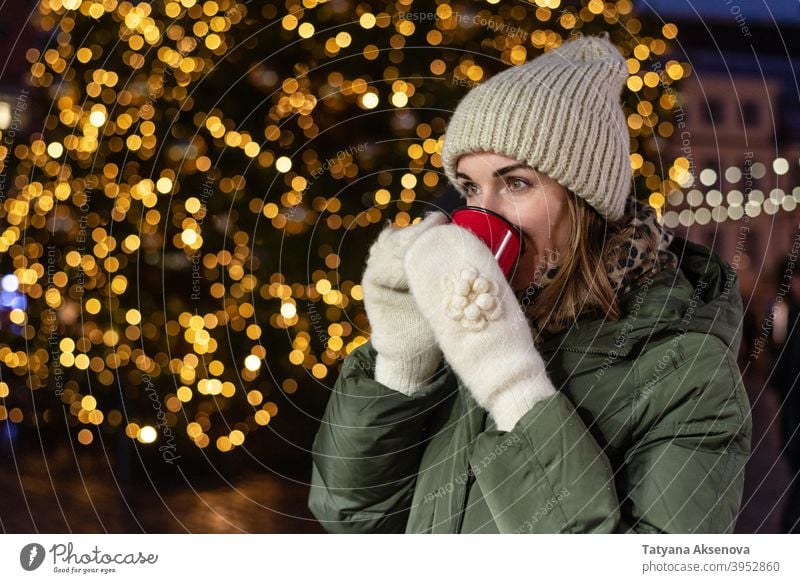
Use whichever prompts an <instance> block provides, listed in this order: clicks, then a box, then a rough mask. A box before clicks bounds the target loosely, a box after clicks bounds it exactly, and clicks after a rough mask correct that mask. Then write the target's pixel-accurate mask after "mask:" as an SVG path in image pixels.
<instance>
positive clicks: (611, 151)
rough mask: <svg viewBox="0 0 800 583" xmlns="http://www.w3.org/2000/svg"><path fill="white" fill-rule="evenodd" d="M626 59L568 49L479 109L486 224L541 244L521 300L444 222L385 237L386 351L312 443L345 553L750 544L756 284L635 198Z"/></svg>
mask: <svg viewBox="0 0 800 583" xmlns="http://www.w3.org/2000/svg"><path fill="white" fill-rule="evenodd" d="M626 73H627V69H626V65H625V61H624V59H623V58H622V56H621V55H620V54H619V52H618V51H617V49H616V48H615V47H614V46H613V45H612V44H611V43H610V42H609V41H608V39H607V37H586V38H582V39H579V40H573V41H569V42H567V43H565V44H564V45H562V46H561V47H559V48H558V49H556V50H553V51H550V52H548V53H545V54H544V55H542V56H540V57H538V58H536V59H533V60H532V61H530V62H528V63H526V64H525V65H522V66H519V67H513V68H511V69H509V70H507V71H504V72H502V73H500V74H498V75H496V76H495V77H493V78H492V79H490V80H488V81H487V82H485V83H484V84H483V85H480V86H479V87H476V88H475V89H473V90H472V91H470V92H469V93H468V94H467V95H466V96H465V97H464V99H463V100H462V101H461V102H460V103H459V105H458V107H457V109H456V111H455V112H454V114H453V117H452V118H451V120H450V122H449V124H448V128H447V134H446V137H445V143H444V149H443V152H442V160H443V164H444V169H445V173H446V174H447V177H448V179H449V180H450V181H451V182H452V183H453V184H454V185H455V186H456V187H457V188H458V190H459V191H460V192H461V193H462V196H464V197H465V199H466V202H467V203H468V204H470V205H473V206H480V207H483V208H487V209H490V210H493V211H495V212H497V213H499V214H500V215H502V216H503V217H505V218H506V219H507V220H509V221H511V222H513V223H515V224H517V225H519V226H520V227H521V229H522V232H523V235H524V238H525V242H526V249H527V250H526V252H525V254H524V255H523V256H522V257H521V259H520V262H519V268H518V269H517V270H516V271H515V272H514V273H513V276H512V277H511V278H510V282H509V281H507V280H506V278H505V277H504V276H503V273H502V272H501V271H500V268H499V266H498V264H497V262H496V261H495V260H494V259H493V257H492V254H491V252H490V251H489V250H488V248H487V247H486V246H485V245H484V244H483V243H482V242H481V241H480V240H478V239H477V237H475V236H474V235H472V233H470V232H468V231H467V230H465V229H463V228H461V227H459V226H456V225H452V224H447V219H446V217H445V215H443V214H442V213H430V214H429V215H428V216H426V217H425V219H424V220H422V221H421V222H418V223H417V224H414V225H412V226H410V227H407V228H403V229H392V228H390V227H387V228H386V229H385V230H384V231H383V232H382V233H381V234H380V236H379V237H378V239H377V241H376V242H375V243H374V245H373V246H372V248H371V249H370V253H369V258H368V260H367V266H366V270H365V272H364V276H363V280H362V285H363V291H364V303H365V307H366V310H367V315H368V317H369V320H370V326H371V329H372V334H371V338H370V341H369V342H367V343H366V344H363V345H361V346H360V347H358V348H357V349H356V350H354V351H353V352H351V353H350V354H349V355H348V357H347V359H346V360H345V363H344V366H343V368H342V371H341V375H340V377H339V379H338V380H337V382H336V386H335V388H334V391H333V394H332V395H331V398H330V401H329V403H328V406H327V409H326V411H325V415H324V418H323V420H322V425H321V427H320V429H319V432H318V434H317V436H316V438H315V441H314V448H313V470H312V484H311V493H310V497H309V507H310V508H311V510H312V512H313V513H314V515H315V516H316V517H317V518H318V519H319V520H320V522H321V523H322V524H323V526H324V527H325V528H326V529H327V530H328V531H330V532H398V533H399V532H408V533H423V532H424V533H475V532H500V533H522V532H541V533H544V532H573V533H577V532H599V533H609V532H646V533H658V532H730V531H732V530H733V527H734V523H735V519H736V515H737V512H738V509H739V506H740V502H741V495H742V485H743V469H744V465H745V462H746V460H747V457H748V455H749V453H750V434H751V421H750V415H749V408H748V401H747V397H746V394H745V391H744V387H743V385H742V380H741V375H740V373H739V370H738V367H737V364H736V359H735V355H736V353H737V351H738V347H739V343H740V341H741V332H740V327H739V324H740V321H741V317H742V305H741V298H740V296H739V293H738V289H737V279H736V274H735V272H734V271H733V270H732V269H731V268H730V266H729V265H727V264H726V263H725V262H724V261H722V260H721V259H720V258H719V257H717V256H716V255H714V254H713V253H711V252H710V251H709V250H708V249H706V248H704V247H701V246H698V245H695V244H692V243H690V242H689V241H685V240H683V239H680V238H678V237H674V235H673V234H672V233H671V232H669V231H667V230H665V229H662V227H661V226H660V225H659V224H658V222H657V221H656V220H655V217H654V215H653V211H652V209H650V208H649V207H647V208H644V207H642V206H641V205H638V204H636V200H635V198H634V197H633V196H630V195H629V191H630V182H631V168H630V163H629V138H628V134H627V130H626V126H625V120H624V117H623V113H622V109H621V107H620V105H619V95H620V91H621V87H622V84H623V83H624V81H625V78H626Z"/></svg>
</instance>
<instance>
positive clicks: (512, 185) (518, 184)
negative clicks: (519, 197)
mask: <svg viewBox="0 0 800 583" xmlns="http://www.w3.org/2000/svg"><path fill="white" fill-rule="evenodd" d="M506 184H507V185H508V188H509V190H512V191H520V190H525V189H526V188H528V187H529V186H530V183H529V182H528V181H527V180H523V179H522V178H512V179H510V180H508V181H507V182H506Z"/></svg>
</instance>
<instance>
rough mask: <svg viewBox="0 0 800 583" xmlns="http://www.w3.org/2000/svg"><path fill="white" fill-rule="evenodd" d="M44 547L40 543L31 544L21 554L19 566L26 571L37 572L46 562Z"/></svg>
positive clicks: (23, 548)
mask: <svg viewBox="0 0 800 583" xmlns="http://www.w3.org/2000/svg"><path fill="white" fill-rule="evenodd" d="M44 555H45V552H44V547H43V546H42V545H40V544H38V543H30V544H27V545H25V546H24V547H22V550H21V551H20V552H19V564H20V565H22V568H23V569H25V570H26V571H35V570H36V569H38V568H39V567H41V566H42V563H43V562H44Z"/></svg>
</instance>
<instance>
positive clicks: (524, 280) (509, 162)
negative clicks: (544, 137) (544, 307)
mask: <svg viewBox="0 0 800 583" xmlns="http://www.w3.org/2000/svg"><path fill="white" fill-rule="evenodd" d="M456 178H457V180H458V182H459V183H460V184H461V187H462V188H463V190H464V191H465V192H466V193H467V194H466V195H462V196H463V198H464V199H465V201H466V203H467V204H468V205H471V206H477V207H481V208H485V209H488V210H491V211H494V212H496V213H497V214H499V215H501V216H502V217H503V218H505V219H506V220H507V221H509V222H511V223H513V224H515V225H517V226H518V227H520V228H521V229H522V236H523V238H524V239H525V253H524V254H523V256H522V257H521V258H520V262H519V266H518V268H517V270H516V271H515V272H514V274H513V277H512V279H511V282H510V283H511V288H512V289H513V290H514V291H521V290H523V289H525V288H527V287H528V286H530V285H532V284H535V283H536V282H537V281H538V279H539V277H540V276H541V275H543V274H544V273H545V272H546V271H547V269H549V268H550V267H552V266H553V265H559V264H560V263H561V261H562V256H563V254H564V252H565V251H566V245H567V243H568V237H569V209H568V208H567V196H569V193H568V191H567V190H566V189H565V188H564V187H563V186H561V185H560V184H559V183H558V182H556V181H555V180H553V179H551V178H549V177H547V176H545V175H544V174H540V173H539V172H537V171H536V170H534V169H533V168H531V167H530V166H528V165H527V164H524V163H522V162H520V161H519V160H515V159H514V158H507V157H506V156H501V155H499V154H494V153H491V152H479V153H475V154H465V155H463V156H461V157H460V158H459V160H458V165H457V167H456Z"/></svg>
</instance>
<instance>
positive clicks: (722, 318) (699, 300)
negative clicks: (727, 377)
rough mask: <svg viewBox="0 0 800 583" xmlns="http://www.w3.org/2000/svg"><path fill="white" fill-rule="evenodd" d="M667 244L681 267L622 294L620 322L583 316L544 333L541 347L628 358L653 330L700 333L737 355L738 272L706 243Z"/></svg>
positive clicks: (739, 334)
mask: <svg viewBox="0 0 800 583" xmlns="http://www.w3.org/2000/svg"><path fill="white" fill-rule="evenodd" d="M669 248H670V249H671V250H672V251H673V252H675V254H676V255H678V257H679V259H680V263H679V265H678V268H677V269H667V270H664V271H661V272H659V273H658V274H656V275H655V276H653V277H652V278H651V279H650V280H649V284H648V283H645V284H644V285H642V286H641V287H639V288H635V289H632V290H630V291H628V292H627V293H625V294H623V295H621V296H619V298H618V302H619V307H620V311H621V313H622V317H621V318H620V319H619V320H609V319H607V318H604V317H603V316H602V315H601V316H597V315H596V314H584V315H582V316H581V317H579V318H578V320H577V322H576V323H575V324H573V325H572V326H571V327H568V328H567V329H566V330H564V331H562V332H560V333H557V334H555V335H551V336H550V337H547V336H546V337H545V340H544V342H543V343H542V345H541V346H540V350H541V351H542V352H552V351H556V350H572V351H580V352H586V353H594V354H608V353H609V352H616V354H617V355H619V356H626V355H628V354H629V353H630V352H631V351H632V349H633V348H634V347H635V346H637V345H641V344H642V342H644V343H645V344H646V343H647V339H648V338H650V337H651V336H652V335H655V334H659V333H664V332H668V333H672V334H679V333H682V332H702V333H705V334H713V335H715V336H717V337H718V338H720V340H722V341H723V342H724V343H725V344H726V345H727V346H729V347H730V348H731V350H732V351H733V352H734V354H736V353H738V351H739V344H740V343H741V337H742V328H741V323H742V315H743V309H742V299H741V294H740V292H739V285H738V284H739V280H738V276H737V274H736V271H734V270H733V268H732V267H731V266H730V265H729V264H728V263H727V262H726V261H725V260H723V259H722V258H721V257H719V256H718V255H717V254H715V253H714V252H712V251H711V250H710V249H708V248H707V247H704V246H702V245H698V244H696V243H693V242H691V241H688V240H686V239H683V238H681V237H677V236H676V237H675V239H674V240H673V242H672V244H671V245H670V247H669Z"/></svg>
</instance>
